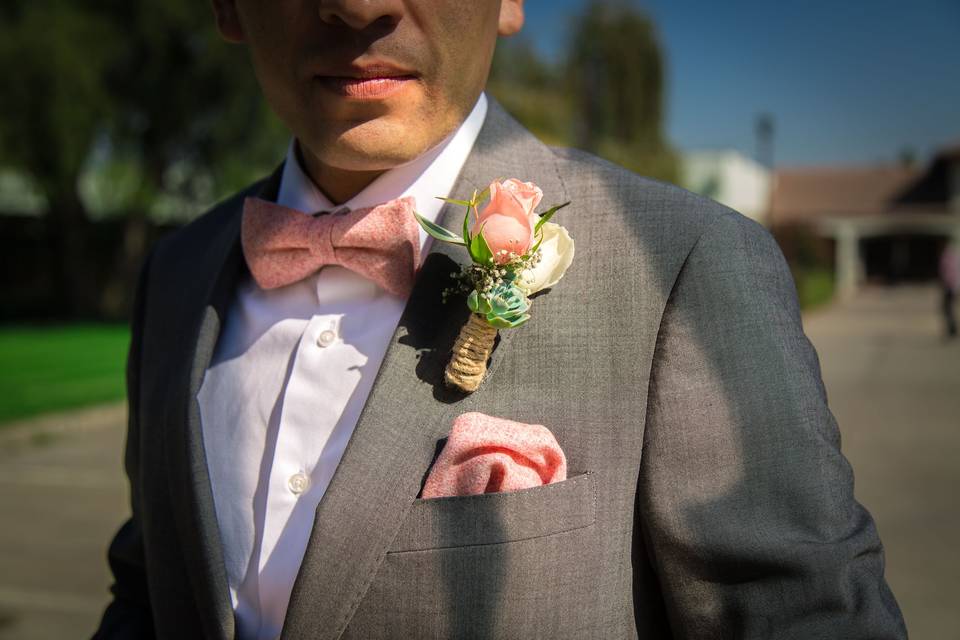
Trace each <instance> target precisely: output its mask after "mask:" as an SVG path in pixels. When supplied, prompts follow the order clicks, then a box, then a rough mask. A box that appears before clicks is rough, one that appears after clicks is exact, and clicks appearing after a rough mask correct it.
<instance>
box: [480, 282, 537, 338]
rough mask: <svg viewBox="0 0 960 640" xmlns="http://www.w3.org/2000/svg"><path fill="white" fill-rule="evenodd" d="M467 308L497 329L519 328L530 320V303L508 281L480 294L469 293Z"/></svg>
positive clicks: (521, 292)
mask: <svg viewBox="0 0 960 640" xmlns="http://www.w3.org/2000/svg"><path fill="white" fill-rule="evenodd" d="M467 306H468V307H470V310H471V311H473V312H474V313H477V314H480V315H482V316H484V318H485V319H486V321H487V322H488V323H490V325H491V326H494V327H497V328H498V329H511V328H513V327H519V326H520V325H522V324H523V323H524V322H526V321H527V320H529V319H530V314H529V313H527V311H528V310H529V309H530V301H529V300H528V299H527V296H525V295H524V294H523V291H521V290H520V289H519V288H518V287H517V286H516V285H515V284H513V282H511V281H508V280H505V281H504V282H502V283H500V284H497V285H494V286H493V287H492V288H491V289H490V290H488V291H486V292H485V293H482V294H478V293H477V291H476V289H475V290H473V291H471V292H470V295H469V297H468V298H467Z"/></svg>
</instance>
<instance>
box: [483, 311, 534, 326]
mask: <svg viewBox="0 0 960 640" xmlns="http://www.w3.org/2000/svg"><path fill="white" fill-rule="evenodd" d="M529 319H530V314H529V313H525V314H523V315H521V316H518V317H517V318H514V319H513V320H507V319H506V318H501V317H500V316H492V315H488V316H487V322H488V323H489V324H490V325H492V326H494V327H496V328H498V329H514V328H516V327H519V326H520V325H522V324H523V323H524V322H526V321H527V320H529Z"/></svg>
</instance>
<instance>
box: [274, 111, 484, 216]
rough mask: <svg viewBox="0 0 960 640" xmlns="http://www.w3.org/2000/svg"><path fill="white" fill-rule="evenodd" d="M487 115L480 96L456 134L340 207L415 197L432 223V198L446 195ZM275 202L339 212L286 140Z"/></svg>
mask: <svg viewBox="0 0 960 640" xmlns="http://www.w3.org/2000/svg"><path fill="white" fill-rule="evenodd" d="M486 114H487V96H486V94H485V93H481V94H480V97H479V98H478V99H477V102H476V104H474V106H473V109H472V110H471V112H470V115H468V116H467V118H466V119H465V120H464V121H463V122H462V123H461V124H460V127H458V128H457V130H456V131H454V132H453V133H451V134H450V135H448V136H447V137H446V138H444V139H443V141H441V142H440V143H439V144H437V145H436V146H434V147H433V148H432V149H430V150H428V151H426V152H425V153H423V154H421V155H420V156H418V157H417V158H415V159H413V160H411V161H409V162H407V163H404V164H402V165H399V166H396V167H394V168H392V169H390V170H388V171H386V172H384V173H383V174H381V175H380V176H378V177H377V178H376V179H375V180H374V181H373V182H371V183H370V184H369V185H367V186H366V187H365V188H364V189H363V190H362V191H361V192H360V193H358V194H357V195H355V196H354V197H352V198H350V199H349V200H348V201H347V202H345V203H343V205H340V206H346V207H349V208H350V209H357V208H361V207H369V206H373V205H376V204H379V203H381V202H385V201H387V200H392V199H394V198H400V197H403V196H413V197H414V198H416V201H417V211H418V212H419V213H420V214H421V215H423V216H425V217H427V218H429V219H431V220H433V219H435V218H436V216H437V215H438V214H439V212H440V208H441V206H442V204H443V203H442V202H441V201H440V200H438V199H436V197H437V196H444V197H448V196H449V195H450V190H451V189H452V188H453V185H454V182H456V179H457V176H458V175H459V173H460V169H461V168H462V167H463V164H464V162H466V160H467V156H469V155H470V151H471V150H472V149H473V144H474V142H475V141H476V139H477V135H478V134H479V133H480V128H481V127H482V126H483V121H484V118H485V117H486ZM277 203H278V204H281V205H283V206H286V207H290V208H292V209H297V210H299V211H304V212H306V213H313V212H315V211H326V210H331V209H336V208H339V207H338V205H334V204H333V203H332V202H331V201H330V199H329V198H328V197H327V196H326V195H325V194H324V193H323V192H322V191H321V190H320V189H319V188H318V187H317V185H316V184H314V182H313V180H312V179H311V178H310V177H309V176H307V174H306V173H305V172H304V170H303V167H301V165H300V162H299V160H298V159H297V149H296V139H292V140H291V141H290V145H289V147H288V149H287V157H286V161H285V162H284V166H283V173H282V175H281V177H280V190H279V192H278V194H277Z"/></svg>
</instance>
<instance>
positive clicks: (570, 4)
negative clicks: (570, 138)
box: [524, 0, 960, 166]
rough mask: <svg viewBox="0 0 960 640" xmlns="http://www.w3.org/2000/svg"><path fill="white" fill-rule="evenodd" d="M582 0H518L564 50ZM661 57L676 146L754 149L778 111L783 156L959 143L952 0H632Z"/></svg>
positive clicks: (781, 160)
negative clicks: (759, 131)
mask: <svg viewBox="0 0 960 640" xmlns="http://www.w3.org/2000/svg"><path fill="white" fill-rule="evenodd" d="M585 3H586V0H527V2H526V12H527V23H526V26H525V27H524V32H525V34H526V37H529V38H530V39H531V40H533V42H534V44H535V45H536V46H537V47H538V48H539V49H540V50H541V51H542V52H543V53H544V54H545V55H546V56H548V57H555V56H556V55H557V54H558V52H559V51H560V50H562V44H563V41H564V40H563V39H564V38H565V37H566V34H567V33H569V26H570V23H571V20H572V19H573V17H574V16H575V15H576V13H577V12H578V11H579V10H580V9H581V8H582V7H583V6H584V4H585ZM633 4H635V5H636V6H638V7H640V8H641V9H643V10H645V11H646V12H647V13H648V14H649V15H650V16H651V17H652V18H653V19H654V22H655V23H656V25H657V28H658V30H659V33H660V40H661V45H662V47H663V49H664V53H665V57H666V65H667V78H668V80H667V82H668V86H667V110H666V113H667V132H668V135H669V137H670V139H671V140H672V141H673V143H674V144H675V145H676V146H677V147H678V148H680V149H682V150H690V149H700V148H724V147H732V148H736V149H740V150H741V151H743V152H746V153H752V152H753V151H754V148H755V143H754V134H753V122H754V117H755V115H756V114H757V113H759V112H762V111H766V112H769V113H772V114H773V116H774V118H775V122H776V134H775V159H776V163H777V164H778V165H780V166H793V165H811V164H830V165H842V164H853V163H877V162H893V161H894V160H895V159H896V157H897V155H898V152H899V151H900V150H901V149H902V148H904V147H911V148H913V149H914V150H915V151H916V152H917V154H918V156H919V158H920V159H921V160H924V159H926V158H928V157H929V155H930V154H931V153H932V152H933V151H934V150H935V149H936V148H937V147H939V146H942V145H943V144H945V143H948V142H951V141H952V142H960V0H910V1H904V0H830V1H827V0H799V1H798V0H793V1H792V2H791V1H788V0H765V1H761V0H727V1H725V2H715V1H711V0H635V1H634V2H633Z"/></svg>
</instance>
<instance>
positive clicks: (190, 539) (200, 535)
mask: <svg viewBox="0 0 960 640" xmlns="http://www.w3.org/2000/svg"><path fill="white" fill-rule="evenodd" d="M282 167H283V165H282V164H281V165H280V167H278V168H277V170H276V171H274V173H273V174H272V175H271V176H270V177H269V178H267V179H266V180H265V181H263V182H262V183H259V184H258V185H254V187H252V188H251V189H250V190H249V191H248V192H246V193H245V194H241V196H240V197H239V198H238V199H237V203H236V204H235V205H233V206H227V207H226V210H224V211H223V212H222V218H223V219H222V220H218V221H217V222H218V227H219V228H218V229H217V232H216V234H215V235H213V236H212V238H211V241H210V243H209V245H206V246H203V247H197V248H196V249H195V251H194V252H193V253H194V254H195V255H196V256H197V260H196V262H191V263H190V264H186V265H184V267H183V268H184V272H183V273H180V274H178V276H176V277H175V278H174V279H175V280H176V282H177V283H178V285H179V286H180V287H181V290H180V291H179V292H178V294H179V299H180V301H181V302H182V304H183V307H182V308H184V309H187V310H190V313H188V314H187V316H186V317H185V318H184V320H183V325H181V326H180V327H178V328H177V330H176V335H178V336H180V338H181V340H180V344H171V345H170V346H171V349H172V350H173V351H175V352H176V353H177V356H176V357H175V358H174V360H173V363H174V364H173V366H174V367H175V369H174V372H173V373H172V374H171V375H170V376H169V379H170V380H173V381H177V383H175V384H174V385H172V386H171V395H170V401H169V403H168V406H167V429H166V432H165V436H164V452H165V456H166V461H167V467H168V475H169V478H170V491H171V495H172V499H173V504H174V505H175V508H174V512H175V518H176V525H177V531H178V533H179V535H180V540H181V547H182V548H183V550H184V556H185V558H184V560H185V564H186V567H187V571H188V573H189V576H190V586H191V588H192V590H193V594H194V599H195V601H196V606H197V609H198V611H199V612H200V616H201V621H202V624H203V631H204V636H205V637H208V638H218V639H224V640H226V639H229V638H233V636H234V617H233V606H232V604H231V602H230V594H229V587H228V583H227V575H226V569H225V565H224V560H223V549H222V547H221V537H220V529H219V526H218V523H217V514H216V509H215V507H214V502H213V492H212V490H211V485H210V476H209V472H208V468H207V461H206V455H205V452H204V449H203V433H202V428H201V424H200V405H199V402H198V400H197V394H198V393H199V391H200V385H201V384H202V383H203V376H204V373H205V372H206V370H207V367H208V366H209V364H210V359H211V358H212V357H213V352H214V349H215V347H216V344H217V338H218V337H219V335H220V329H221V327H222V326H223V320H224V319H225V318H226V315H227V311H228V309H229V306H230V302H231V300H232V298H233V293H234V290H235V288H236V284H237V279H238V277H239V275H240V273H241V272H242V269H243V254H242V250H241V247H240V220H241V211H242V203H243V196H244V195H258V196H260V197H263V198H268V199H273V198H275V197H276V192H277V189H278V187H279V182H280V176H281V172H282ZM181 345H182V346H181ZM178 349H180V350H179V351H178Z"/></svg>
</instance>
